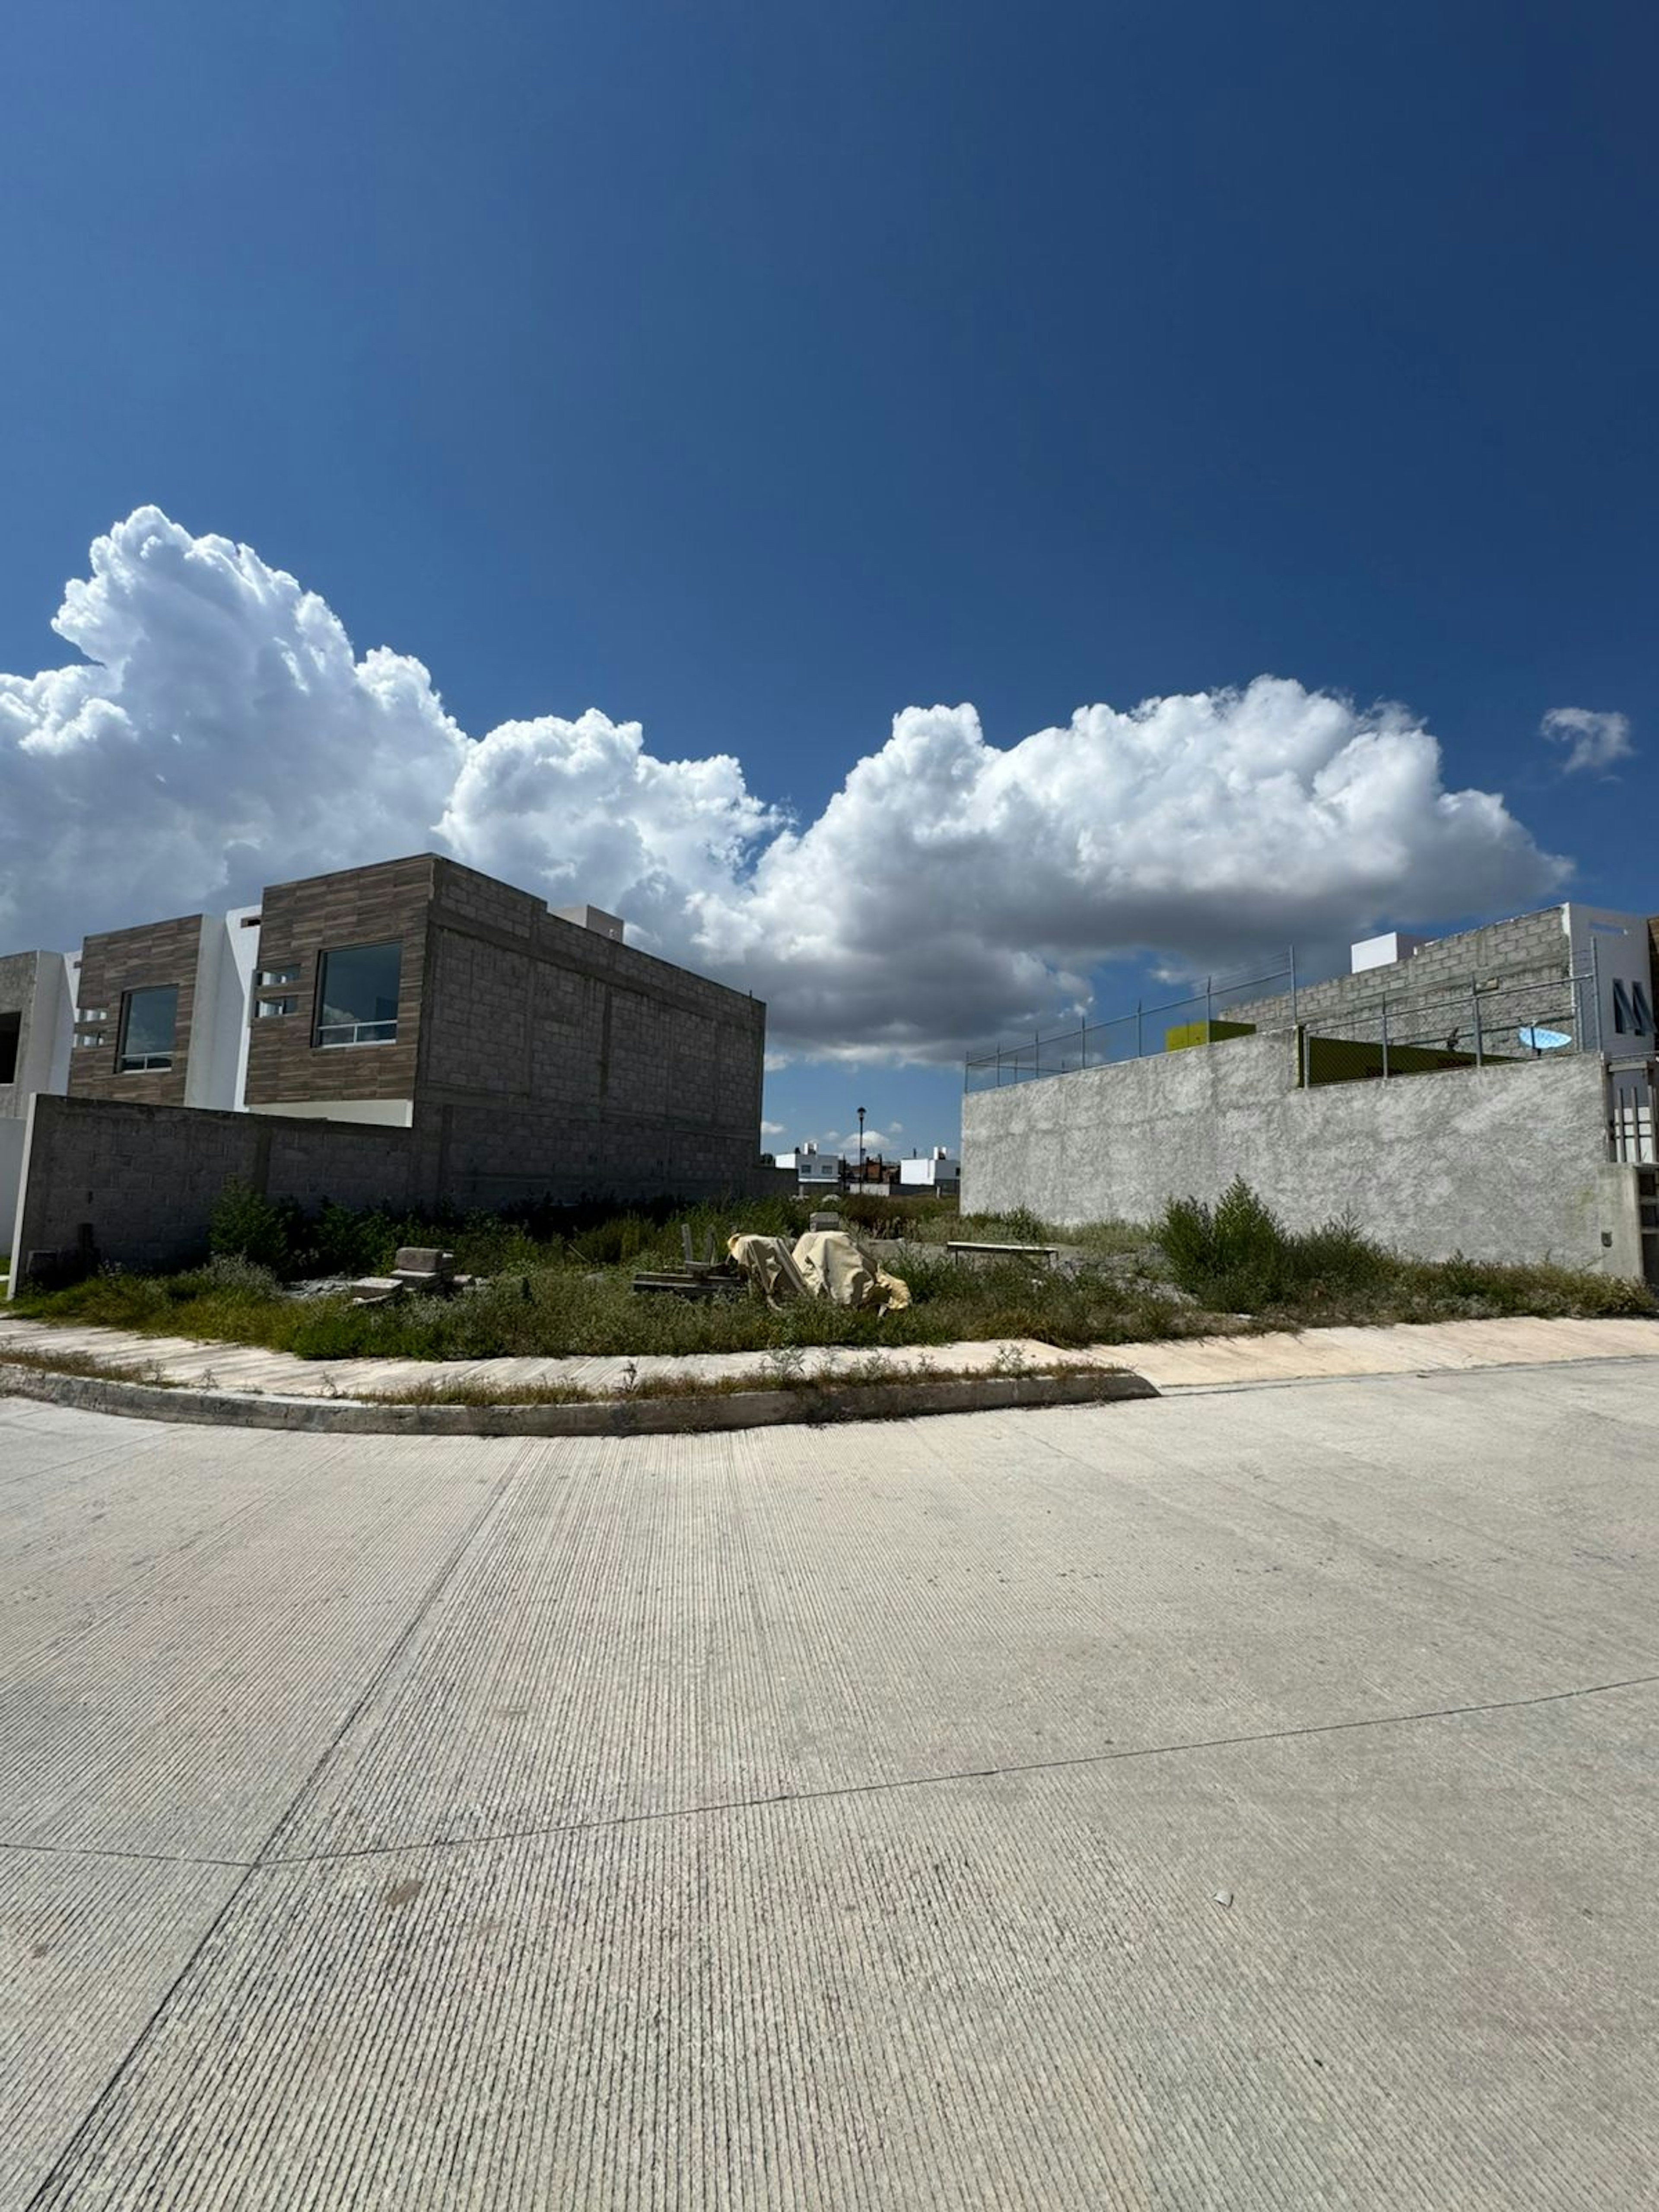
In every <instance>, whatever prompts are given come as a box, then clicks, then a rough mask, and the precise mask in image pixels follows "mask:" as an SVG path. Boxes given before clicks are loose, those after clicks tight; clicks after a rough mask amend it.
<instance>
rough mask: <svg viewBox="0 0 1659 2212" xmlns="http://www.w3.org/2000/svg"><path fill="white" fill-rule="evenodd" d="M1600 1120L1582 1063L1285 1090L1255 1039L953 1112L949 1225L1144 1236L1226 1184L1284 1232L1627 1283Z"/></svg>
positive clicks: (1288, 1047)
mask: <svg viewBox="0 0 1659 2212" xmlns="http://www.w3.org/2000/svg"><path fill="white" fill-rule="evenodd" d="M1605 1115H1606V1107H1605V1098H1604V1078H1603V1073H1602V1067H1601V1061H1600V1060H1598V1059H1596V1058H1595V1057H1594V1056H1593V1055H1589V1054H1585V1055H1582V1056H1581V1055H1578V1054H1573V1055H1571V1056H1564V1057H1563V1058H1560V1059H1558V1060H1529V1061H1519V1062H1516V1063H1515V1064H1514V1065H1511V1066H1502V1067H1488V1068H1482V1069H1475V1068H1467V1069H1457V1070H1455V1071H1453V1072H1451V1073H1446V1074H1443V1075H1415V1076H1407V1077H1402V1078H1398V1079H1395V1080H1393V1081H1391V1082H1388V1083H1381V1082H1373V1083H1341V1084H1331V1085H1325V1086H1323V1087H1322V1088H1318V1089H1316V1090H1311V1091H1302V1090H1298V1089H1297V1087H1296V1044H1295V1038H1294V1035H1293V1033H1291V1032H1289V1031H1283V1030H1281V1031H1274V1032H1271V1033H1269V1034H1267V1035H1263V1036H1249V1037H1237V1038H1234V1039H1232V1040H1231V1041H1230V1042H1226V1043H1224V1044H1218V1045H1212V1046H1210V1047H1208V1048H1200V1049H1197V1050H1194V1051H1189V1052H1177V1053H1169V1054H1162V1055H1160V1056H1158V1057H1154V1058H1150V1059H1146V1060H1132V1061H1127V1062H1125V1063H1123V1064H1121V1065H1120V1066H1115V1067H1102V1068H1091V1069H1087V1070H1085V1071H1083V1072H1081V1073H1078V1074H1075V1075H1061V1076H1054V1077H1052V1078H1049V1079H1046V1080H1044V1081H1042V1082H1036V1083H1022V1084H1018V1085H1012V1086H1009V1087H1007V1088H1005V1089H1003V1090H1000V1091H980V1092H976V1093H973V1094H971V1095H969V1097H966V1098H964V1099H963V1143H962V1162H963V1190H962V1204H963V1212H994V1213H1000V1212H1008V1211H1009V1210H1010V1209H1011V1208H1012V1207H1014V1206H1029V1207H1030V1209H1031V1211H1032V1212H1035V1213H1037V1214H1040V1215H1041V1216H1042V1218H1044V1219H1046V1220H1049V1221H1055V1222H1062V1223H1073V1222H1081V1221H1099V1220H1114V1219H1115V1220H1125V1221H1148V1220H1151V1219H1152V1218H1153V1217H1154V1216H1155V1215H1157V1214H1158V1212H1160V1211H1161V1209H1162V1208H1163V1206H1164V1204H1165V1203H1166V1202H1167V1200H1170V1199H1171V1198H1186V1197H1193V1198H1200V1199H1204V1200H1213V1199H1215V1198H1217V1197H1218V1196H1219V1194H1220V1193H1221V1192H1222V1191H1223V1190H1225V1188H1226V1187H1227V1185H1228V1184H1229V1183H1230V1182H1231V1181H1232V1179H1233V1178H1234V1176H1243V1177H1244V1179H1245V1181H1246V1182H1249V1183H1250V1184H1251V1185H1252V1186H1253V1187H1254V1188H1255V1189H1256V1190H1257V1191H1258V1192H1259V1193H1260V1194H1261V1196H1262V1197H1263V1198H1264V1199H1265V1200H1267V1203H1268V1204H1269V1205H1270V1206H1273V1209H1274V1211H1275V1212H1277V1213H1279V1215H1280V1216H1281V1218H1283V1219H1284V1220H1285V1223H1286V1224H1287V1225H1288V1226H1290V1227H1291V1228H1292V1229H1308V1228H1312V1227H1315V1226H1316V1225H1318V1224H1319V1223H1321V1222H1322V1221H1326V1220H1328V1219H1329V1218H1331V1217H1332V1216H1333V1215H1335V1214H1339V1213H1345V1212H1352V1214H1353V1215H1354V1216H1355V1217H1356V1218H1357V1219H1358V1223H1359V1225H1360V1227H1361V1228H1362V1229H1363V1230H1364V1231H1365V1232H1366V1233H1367V1234H1368V1235H1370V1236H1372V1237H1376V1238H1378V1239H1379V1240H1381V1241H1382V1242H1383V1243H1389V1244H1393V1245H1395V1246H1397V1247H1398V1248H1399V1249H1401V1250H1402V1251H1406V1252H1409V1253H1411V1254H1413V1255H1416V1256H1417V1257H1419V1258H1423V1259H1445V1258H1449V1256H1450V1255H1452V1254H1453V1253H1455V1252H1462V1253H1464V1254H1466V1255H1468V1257H1470V1258H1471V1259H1480V1260H1514V1261H1539V1260H1546V1259H1547V1260H1553V1261H1558V1262H1559V1263H1561V1264H1563V1265H1565V1266H1570V1267H1594V1268H1595V1269H1597V1270H1598V1271H1601V1272H1605V1273H1635V1272H1637V1271H1638V1269H1639V1264H1640V1263H1639V1258H1638V1259H1637V1261H1635V1262H1634V1264H1632V1259H1631V1256H1630V1237H1629V1230H1628V1224H1629V1218H1630V1203H1631V1201H1630V1198H1629V1194H1628V1193H1627V1192H1626V1183H1630V1184H1632V1187H1633V1179H1634V1176H1635V1175H1636V1170H1634V1169H1629V1170H1613V1169H1610V1168H1608V1167H1607V1164H1606V1151H1607V1147H1606V1119H1605ZM1604 1235H1606V1236H1607V1237H1611V1238H1612V1240H1613V1241H1612V1243H1608V1244H1604V1243H1603V1242H1602V1238H1603V1236H1604Z"/></svg>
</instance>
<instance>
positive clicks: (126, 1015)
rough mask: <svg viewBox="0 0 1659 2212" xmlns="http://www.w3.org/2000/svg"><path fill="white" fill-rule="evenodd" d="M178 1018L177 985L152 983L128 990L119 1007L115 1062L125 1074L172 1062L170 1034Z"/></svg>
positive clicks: (146, 1072)
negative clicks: (119, 1024)
mask: <svg viewBox="0 0 1659 2212" xmlns="http://www.w3.org/2000/svg"><path fill="white" fill-rule="evenodd" d="M178 1020H179V986H178V985H177V984H176V983H151V984H148V985H146V986H145V987H144V988H143V990H141V991H129V992H128V993H127V994H126V997H125V1000H123V1002H122V1008H121V1049H120V1051H119V1053H118V1054H117V1055H116V1062H115V1064H116V1066H117V1067H118V1069H119V1070H120V1072H121V1073H122V1074H124V1075H144V1074H149V1073H154V1072H155V1071H156V1070H158V1069H161V1068H167V1067H171V1066H172V1065H173V1030H174V1029H175V1028H176V1026H177V1024H178Z"/></svg>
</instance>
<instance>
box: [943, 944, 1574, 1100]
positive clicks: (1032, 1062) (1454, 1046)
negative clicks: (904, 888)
mask: <svg viewBox="0 0 1659 2212" xmlns="http://www.w3.org/2000/svg"><path fill="white" fill-rule="evenodd" d="M1274 986H1278V987H1279V988H1278V989H1277V990H1275V989H1274V988H1273V987H1274ZM1273 996H1283V997H1285V998H1286V999H1287V1000H1288V1002H1289V1004H1288V1008H1287V1013H1288V1019H1287V1020H1286V1021H1285V1022H1284V1023H1282V1024H1273V1026H1275V1027H1285V1028H1288V1029H1291V1030H1297V1031H1298V1032H1299V1043H1298V1052H1299V1055H1300V1076H1301V1080H1302V1081H1303V1082H1304V1083H1309V1082H1312V1083H1322V1082H1344V1081H1359V1080H1363V1079H1366V1078H1369V1077H1372V1076H1376V1077H1381V1078H1387V1077H1389V1076H1395V1075H1406V1074H1422V1073H1428V1072H1431V1071H1433V1070H1436V1069H1439V1068H1451V1067H1462V1066H1476V1067H1479V1066H1486V1064H1487V1063H1489V1062H1492V1061H1503V1060H1539V1059H1544V1058H1547V1057H1548V1056H1549V1055H1551V1054H1555V1053H1561V1052H1595V1053H1599V1052H1601V1050H1602V1049H1603V1042H1602V1035H1601V981H1600V974H1599V969H1598V966H1597V963H1596V961H1595V947H1594V945H1592V946H1591V958H1590V963H1589V966H1587V967H1585V968H1583V969H1573V968H1570V967H1567V966H1565V964H1564V966H1563V967H1562V969H1561V971H1560V973H1559V975H1550V976H1543V977H1540V976H1537V975H1531V976H1528V977H1527V978H1525V979H1524V980H1517V981H1510V982H1506V981H1504V979H1503V977H1501V976H1497V977H1487V978H1486V979H1484V980H1482V979H1480V978H1478V977H1471V979H1470V981H1468V983H1467V984H1459V985H1443V986H1440V987H1437V988H1433V989H1430V988H1419V989H1418V990H1414V991H1413V990H1410V989H1405V990H1397V991H1392V992H1388V991H1380V992H1378V993H1377V994H1376V996H1375V997H1374V998H1370V999H1365V1000H1358V1001H1357V1002H1356V1003H1355V1004H1354V1005H1352V1006H1348V1007H1346V1008H1342V1009H1340V1010H1333V1011H1332V1012H1328V1013H1314V1014H1308V1015H1306V1016H1305V1018H1304V1012H1305V999H1306V994H1305V992H1304V993H1303V994H1301V995H1300V997H1299V995H1298V991H1297V971H1296V956H1295V954H1294V952H1292V953H1291V955H1290V957H1289V958H1288V959H1287V961H1286V963H1285V965H1284V967H1282V968H1278V969H1272V970H1270V971H1269V972H1268V973H1267V974H1266V975H1243V976H1228V977H1225V978H1221V977H1216V976H1209V977H1206V981H1205V984H1204V987H1203V988H1202V989H1201V990H1194V991H1193V992H1190V993H1188V995H1187V996H1186V997H1184V998H1180V999H1166V1000H1161V1001H1160V1002H1159V1003H1158V1004H1157V1005H1155V1006H1146V1005H1138V1006H1136V1007H1135V1009H1134V1011H1133V1012H1132V1013H1123V1014H1120V1015H1117V1016H1116V1017H1115V1018H1114V1019H1112V1020H1110V1021H1105V1022H1082V1023H1079V1024H1078V1026H1077V1027H1076V1028H1075V1029H1070V1030H1055V1031H1053V1032H1051V1033H1050V1034H1048V1035H1047V1036H1043V1035H1041V1034H1038V1035H1035V1036H1032V1038H1031V1040H1030V1042H1029V1043H1027V1042H1020V1043H1018V1044H1008V1045H1002V1046H1000V1047H998V1048H996V1049H994V1050H993V1051H990V1052H986V1053H980V1054H973V1053H970V1054H968V1056H967V1058H966V1060H964V1062H963V1089H964V1090H966V1091H989V1090H995V1089H998V1088H999V1087H1000V1085H1003V1084H1006V1083H1030V1082H1034V1081H1036V1080H1038V1079H1041V1078H1043V1077H1046V1076H1051V1075H1073V1074H1076V1073H1078V1072H1079V1070H1080V1069H1083V1068H1089V1067H1107V1066H1113V1065H1114V1064H1115V1063H1116V1062H1118V1061H1121V1060H1141V1059H1145V1058H1146V1057H1148V1056H1149V1055H1151V1054H1158V1053H1163V1052H1165V1051H1167V1050H1169V1049H1170V1042H1171V1040H1172V1034H1173V1033H1175V1032H1178V1031H1179V1030H1182V1029H1187V1030H1190V1031H1191V1032H1192V1034H1191V1035H1190V1036H1188V1037H1187V1038H1186V1039H1185V1040H1184V1042H1187V1043H1190V1044H1199V1043H1207V1042H1221V1041H1222V1040H1223V1039H1224V1038H1225V1036H1226V1035H1227V1034H1228V1032H1227V1027H1226V1024H1227V1020H1228V1016H1229V1012H1231V1009H1233V1008H1235V1007H1240V1008H1247V1007H1248V1006H1249V1005H1250V1004H1251V1003H1252V1002H1254V1001H1255V1000H1260V999H1261V998H1265V997H1273ZM1176 1041H1182V1040H1176Z"/></svg>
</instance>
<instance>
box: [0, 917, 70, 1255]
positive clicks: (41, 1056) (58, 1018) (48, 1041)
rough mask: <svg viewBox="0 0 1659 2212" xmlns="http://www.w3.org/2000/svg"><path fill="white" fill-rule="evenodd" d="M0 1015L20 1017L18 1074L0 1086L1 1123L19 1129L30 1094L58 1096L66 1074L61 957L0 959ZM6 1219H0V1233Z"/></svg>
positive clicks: (66, 1009) (20, 955)
mask: <svg viewBox="0 0 1659 2212" xmlns="http://www.w3.org/2000/svg"><path fill="white" fill-rule="evenodd" d="M0 1013H15V1014H17V1015H20V1016H21V1022H20V1024H19V1029H18V1037H17V1072H16V1074H15V1077H14V1079H13V1080H12V1081H11V1082H9V1083H0V1120H9V1119H11V1118H13V1117H15V1119H16V1120H17V1121H18V1122H19V1123H20V1124H21V1121H22V1120H23V1118H24V1116H25V1115H26V1114H27V1111H28V1103H29V1097H30V1094H31V1093H32V1092H33V1091H61V1090H63V1089H64V1085H65V1082H66V1079H67V1077H68V1073H69V1059H68V1048H69V1034H70V1002H69V979H68V974H67V969H66V965H65V961H64V955H63V954H62V953H61V952H9V953H7V954H6V955H5V956H4V957H0ZM6 1218H7V1217H6V1216H5V1215H4V1214H3V1213H0V1233H3V1224H4V1222H5V1220H6Z"/></svg>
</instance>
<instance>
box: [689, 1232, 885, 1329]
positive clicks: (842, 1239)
mask: <svg viewBox="0 0 1659 2212" xmlns="http://www.w3.org/2000/svg"><path fill="white" fill-rule="evenodd" d="M726 1250H727V1251H728V1252H730V1254H731V1255H732V1259H733V1260H734V1261H736V1262H737V1264H738V1267H741V1268H742V1270H743V1272H744V1274H745V1275H747V1276H748V1278H749V1279H750V1282H751V1283H752V1284H754V1285H755V1287H756V1288H757V1290H758V1291H761V1292H762V1293H763V1296H764V1297H765V1299H766V1303H767V1304H768V1305H769V1306H780V1305H787V1304H788V1303H789V1301H790V1300H791V1299H792V1298H828V1299H829V1303H830V1304H831V1305H837V1306H854V1307H856V1308H859V1309H860V1310H871V1309H873V1310H875V1311H876V1312H878V1313H896V1312H897V1311H898V1310H899V1308H900V1307H902V1306H908V1304H909V1303H910V1285H908V1283H903V1282H901V1281H900V1280H899V1279H898V1277H897V1276H896V1275H890V1274H888V1273H887V1272H886V1270H885V1269H884V1268H882V1267H877V1266H876V1265H875V1264H874V1262H873V1261H872V1260H870V1259H869V1258H868V1257H867V1256H866V1254H865V1253H863V1252H862V1251H861V1250H860V1249H859V1247H858V1245H857V1244H856V1243H854V1240H853V1239H852V1237H849V1236H848V1234H847V1232H846V1231H845V1230H844V1229H809V1230H808V1231H807V1232H806V1234H805V1237H797V1238H796V1240H795V1242H794V1243H793V1245H792V1244H791V1243H790V1242H789V1239H788V1238H787V1237H732V1238H731V1239H730V1241H729V1242H728V1243H727V1245H726Z"/></svg>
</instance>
